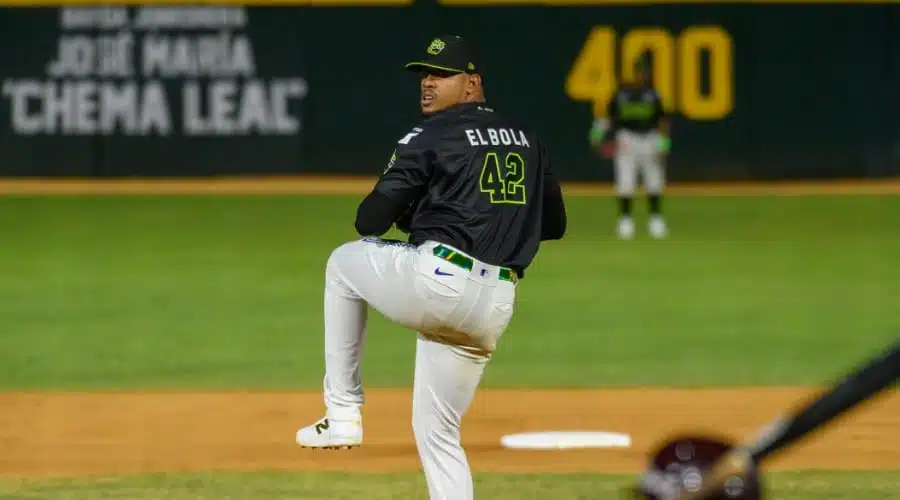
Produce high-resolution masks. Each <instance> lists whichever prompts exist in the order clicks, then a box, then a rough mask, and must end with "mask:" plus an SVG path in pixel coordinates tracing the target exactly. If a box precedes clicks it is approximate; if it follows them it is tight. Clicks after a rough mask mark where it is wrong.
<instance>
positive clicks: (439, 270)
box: [434, 267, 453, 276]
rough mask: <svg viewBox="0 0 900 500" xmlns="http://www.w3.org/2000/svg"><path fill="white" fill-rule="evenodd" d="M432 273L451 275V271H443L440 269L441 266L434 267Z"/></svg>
mask: <svg viewBox="0 0 900 500" xmlns="http://www.w3.org/2000/svg"><path fill="white" fill-rule="evenodd" d="M434 274H437V275H438V276H453V274H452V273H445V272H443V271H441V268H439V267H436V268H434Z"/></svg>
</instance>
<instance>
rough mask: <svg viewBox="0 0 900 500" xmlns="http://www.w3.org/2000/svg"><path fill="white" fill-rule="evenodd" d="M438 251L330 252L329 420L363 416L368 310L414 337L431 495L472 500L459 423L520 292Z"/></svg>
mask: <svg viewBox="0 0 900 500" xmlns="http://www.w3.org/2000/svg"><path fill="white" fill-rule="evenodd" d="M443 246H444V247H447V246H446V245H443ZM437 247H439V244H438V243H436V242H427V243H425V244H423V245H421V246H419V247H414V246H411V245H407V244H405V243H386V242H384V241H382V240H378V239H377V238H365V239H363V240H360V241H353V242H350V243H346V244H344V245H342V246H340V247H339V248H337V249H336V250H334V252H332V254H331V257H330V258H329V259H328V264H327V266H326V272H325V380H324V393H325V405H326V407H327V408H328V415H329V417H330V418H335V419H340V418H341V417H342V415H347V416H348V417H350V418H353V417H354V416H356V415H359V413H360V408H361V406H362V404H363V401H364V397H363V392H364V391H363V388H362V381H361V378H360V361H361V357H362V353H363V343H364V332H365V326H366V312H367V306H368V305H370V306H372V307H373V308H374V309H375V310H377V311H378V312H380V313H381V314H383V315H384V316H386V317H388V318H389V319H391V320H392V321H394V322H395V323H397V324H399V325H402V326H405V327H407V328H409V329H411V330H414V331H416V332H419V333H418V338H417V340H416V360H415V380H414V383H413V404H412V406H413V415H412V425H413V432H414V435H415V439H416V447H417V448H418V451H419V457H420V459H421V461H422V466H423V469H424V472H425V479H426V482H427V484H428V492H429V496H430V498H431V499H432V500H451V499H452V500H470V499H473V498H474V489H473V485H472V474H471V470H470V468H469V463H468V459H467V458H466V454H465V451H464V450H463V448H462V444H461V442H460V423H461V421H462V417H463V415H465V413H466V411H467V410H468V408H469V405H470V404H471V402H472V398H473V397H474V395H475V390H476V388H477V387H478V384H479V383H480V381H481V376H482V373H483V372H484V367H485V365H486V364H487V362H488V361H489V359H490V357H491V354H492V352H493V351H494V348H495V347H496V345H497V341H498V340H499V338H500V336H501V335H502V334H503V332H504V331H505V330H506V327H507V325H508V324H509V321H510V319H511V318H512V314H513V308H514V302H515V289H516V285H515V283H513V282H511V281H505V280H502V279H500V268H499V267H497V266H491V265H487V264H484V263H481V262H478V261H477V260H474V259H472V262H473V265H472V268H471V270H465V269H463V268H462V267H459V266H458V265H455V264H453V263H451V262H448V261H447V260H445V259H442V258H440V257H438V256H436V255H435V248H437ZM447 248H448V249H449V251H451V252H452V251H455V249H452V248H449V247H447ZM444 253H446V251H445V252H444ZM457 254H458V255H464V254H461V253H460V252H457ZM464 257H468V256H464Z"/></svg>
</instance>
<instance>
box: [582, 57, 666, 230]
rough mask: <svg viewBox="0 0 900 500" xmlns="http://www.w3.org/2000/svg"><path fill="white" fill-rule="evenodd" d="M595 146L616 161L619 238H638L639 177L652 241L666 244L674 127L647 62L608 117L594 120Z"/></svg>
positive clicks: (613, 102)
mask: <svg viewBox="0 0 900 500" xmlns="http://www.w3.org/2000/svg"><path fill="white" fill-rule="evenodd" d="M590 142H591V145H592V146H593V147H594V148H595V149H599V150H600V153H601V154H602V155H603V156H604V157H607V158H608V157H609V156H613V158H614V160H613V163H614V167H615V182H616V194H617V196H618V202H619V220H618V234H619V237H620V238H622V239H631V238H633V237H634V233H635V225H634V219H633V218H632V204H633V203H632V201H633V199H634V196H635V191H636V189H637V183H638V175H640V178H641V180H642V181H643V185H644V189H645V190H646V193H647V201H648V205H649V211H650V220H649V224H648V229H649V232H650V235H651V236H652V237H654V238H664V237H665V236H666V233H667V228H666V223H665V220H664V219H663V216H662V196H663V188H664V187H665V182H666V176H665V160H666V156H667V155H668V153H669V148H670V146H671V139H670V136H669V121H668V118H667V116H666V112H665V110H664V108H663V104H662V100H661V99H660V97H659V93H658V92H657V91H656V89H654V88H653V85H652V83H651V79H650V71H649V67H648V66H647V63H646V62H644V61H642V62H639V63H638V64H637V65H636V68H635V79H634V80H632V81H629V82H626V83H625V84H624V85H622V86H621V87H620V88H619V89H618V90H617V91H616V93H615V94H614V95H613V96H612V98H611V99H610V101H609V104H608V105H607V106H606V116H605V117H603V116H598V117H596V118H595V120H594V125H593V127H592V128H591V132H590Z"/></svg>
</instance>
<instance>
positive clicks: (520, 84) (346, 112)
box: [0, 0, 900, 181]
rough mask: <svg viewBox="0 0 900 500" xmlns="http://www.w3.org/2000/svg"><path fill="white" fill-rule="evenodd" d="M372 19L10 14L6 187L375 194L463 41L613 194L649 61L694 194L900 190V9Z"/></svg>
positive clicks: (651, 8)
mask: <svg viewBox="0 0 900 500" xmlns="http://www.w3.org/2000/svg"><path fill="white" fill-rule="evenodd" d="M353 1H355V2H356V3H367V4H368V5H367V6H358V5H355V6H347V5H341V3H342V1H341V0H333V1H328V2H324V0H323V2H324V3H325V4H327V5H328V6H322V5H319V3H318V1H313V2H304V4H303V5H304V6H303V7H286V6H279V7H263V6H256V7H247V8H245V7H240V6H237V7H233V10H221V11H217V12H214V13H212V14H215V15H211V12H209V11H207V12H205V13H201V14H199V15H198V14H197V11H193V12H194V17H193V21H194V24H193V25H190V22H189V21H191V17H190V15H189V14H188V13H187V12H186V11H174V12H173V11H167V12H162V11H158V10H157V11H150V10H146V9H144V8H122V9H124V10H116V9H117V8H115V7H113V8H111V10H106V11H103V12H100V13H98V12H93V14H95V15H89V14H91V13H90V12H86V11H77V10H72V9H66V8H60V7H43V8H33V7H7V8H3V9H0V26H2V29H0V40H2V42H3V46H4V47H6V48H7V49H6V50H4V51H3V52H2V53H0V68H2V75H3V76H2V89H0V90H2V93H0V117H2V120H0V149H2V151H3V153H4V155H3V161H2V162H0V176H35V175H39V176H101V177H108V176H134V175H141V176H172V175H214V174H215V175H222V174H232V175H233V174H254V175H258V174H297V173H324V174H337V173H341V174H372V173H373V172H378V171H380V170H381V169H382V168H383V165H384V164H385V163H386V161H387V159H388V158H389V156H390V152H391V150H392V149H393V145H394V143H395V142H396V141H397V139H398V138H399V137H402V136H403V135H404V134H405V132H406V131H407V129H408V128H410V126H411V125H412V124H413V123H414V121H415V120H416V119H417V111H416V109H415V108H416V99H417V97H416V93H417V89H416V82H415V80H412V79H410V77H409V76H408V75H406V74H404V72H403V71H402V69H401V68H402V65H403V63H404V62H405V61H406V60H407V58H409V57H414V56H415V54H416V53H417V52H419V51H421V50H422V49H423V48H424V47H425V46H426V45H427V44H428V42H429V41H430V39H431V37H432V36H433V35H434V34H435V33H441V32H447V31H453V32H458V33H461V34H464V35H466V36H468V37H469V38H471V39H473V40H475V41H476V42H478V43H480V44H481V45H482V46H483V47H484V49H485V52H486V58H487V74H486V83H487V86H488V97H489V99H490V100H491V101H492V102H493V103H494V104H495V105H496V106H497V107H499V108H500V109H502V110H507V111H509V112H511V113H512V114H514V115H517V116H519V117H521V118H522V119H524V120H525V121H527V122H529V123H531V124H533V125H534V126H535V127H536V128H537V129H538V130H539V131H540V133H541V134H542V135H543V136H544V137H545V138H546V139H547V141H548V142H549V144H550V147H551V150H552V152H553V154H554V156H555V157H556V158H557V163H558V171H559V172H560V174H561V175H562V176H563V177H564V178H565V179H567V180H588V181H596V180H600V181H609V180H610V179H611V175H612V171H611V168H610V164H609V162H601V161H599V160H597V159H596V158H594V157H593V155H592V154H591V153H590V152H589V151H588V149H587V143H586V135H587V128H588V127H589V125H590V121H591V115H592V113H591V109H592V107H593V106H594V105H595V104H596V103H597V102H603V100H604V99H605V98H606V97H607V96H608V95H609V93H610V92H611V91H612V89H613V87H614V85H615V82H616V80H617V78H618V77H619V76H620V75H621V74H622V71H623V70H624V69H627V68H629V67H630V62H631V61H633V60H634V58H636V57H639V56H640V55H641V54H644V53H647V52H648V51H649V53H650V54H651V55H652V58H653V61H654V67H655V69H656V81H657V83H658V85H659V87H660V89H661V91H662V93H663V96H664V99H665V100H666V102H667V104H668V106H669V107H670V109H671V110H672V111H673V112H674V113H675V123H674V127H675V133H674V153H673V156H672V158H671V168H670V169H669V176H670V178H671V179H672V180H676V181H677V180H684V181H693V180H731V179H745V180H746V179H756V180H760V179H785V178H788V179H791V178H837V177H840V178H854V177H870V178H875V177H886V176H897V175H900V91H898V89H900V4H896V3H894V4H887V3H885V4H878V3H867V4H853V5H850V4H846V5H842V4H829V5H816V4H780V3H766V4H759V3H753V2H747V3H742V4H733V3H728V4H726V3H714V2H713V3H710V2H702V1H701V2H696V1H695V2H691V3H684V4H679V3H674V2H665V3H664V4H662V5H645V4H641V3H638V2H636V1H629V0H620V1H617V2H612V3H610V4H604V3H597V4H591V3H590V2H577V5H557V3H558V2H555V1H554V0H549V1H547V2H543V4H542V5H540V6H537V5H516V4H504V5H489V4H487V3H485V2H477V3H475V0H450V1H449V2H444V3H438V2H436V1H435V0H431V1H415V2H405V1H403V0H398V1H395V2H394V4H393V5H390V2H391V1H392V0H383V1H381V2H360V1H359V0H353ZM100 14H102V15H100ZM199 21H203V22H199Z"/></svg>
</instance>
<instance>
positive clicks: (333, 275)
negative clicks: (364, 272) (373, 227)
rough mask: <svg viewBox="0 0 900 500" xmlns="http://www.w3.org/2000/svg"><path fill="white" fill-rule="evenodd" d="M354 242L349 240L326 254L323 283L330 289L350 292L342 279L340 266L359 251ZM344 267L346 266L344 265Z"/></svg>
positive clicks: (355, 256) (356, 255)
mask: <svg viewBox="0 0 900 500" xmlns="http://www.w3.org/2000/svg"><path fill="white" fill-rule="evenodd" d="M354 243H356V242H352V241H351V242H349V243H344V244H343V245H341V246H339V247H337V248H335V249H334V250H332V251H331V254H330V255H329V256H328V261H327V262H326V263H325V285H326V287H329V288H330V289H332V290H340V291H341V292H347V293H348V294H349V293H350V291H351V290H350V287H348V286H347V284H346V283H345V279H344V273H343V272H341V268H342V267H344V266H346V264H347V262H349V261H350V260H352V259H354V258H358V256H359V255H361V254H360V252H358V248H356V247H355V245H354ZM344 268H345V269H346V267H344Z"/></svg>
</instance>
